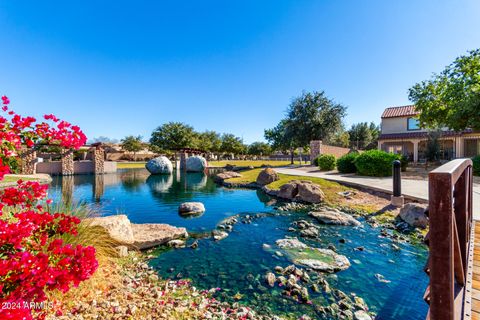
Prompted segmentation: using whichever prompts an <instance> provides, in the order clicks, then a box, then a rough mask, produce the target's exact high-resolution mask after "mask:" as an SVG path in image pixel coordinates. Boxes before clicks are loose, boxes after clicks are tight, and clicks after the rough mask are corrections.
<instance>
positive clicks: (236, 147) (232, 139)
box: [220, 133, 246, 154]
mask: <svg viewBox="0 0 480 320" xmlns="http://www.w3.org/2000/svg"><path fill="white" fill-rule="evenodd" d="M220 150H221V151H222V152H227V153H233V154H241V153H245V151H246V150H245V145H244V144H243V141H242V139H241V138H239V137H236V136H235V135H233V134H231V133H224V134H222V144H221V147H220Z"/></svg>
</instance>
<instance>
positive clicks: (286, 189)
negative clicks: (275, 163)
mask: <svg viewBox="0 0 480 320" xmlns="http://www.w3.org/2000/svg"><path fill="white" fill-rule="evenodd" d="M297 193H298V188H297V184H296V183H295V182H289V183H285V184H284V185H282V186H281V187H280V190H278V193H277V196H278V197H280V198H283V199H288V200H293V199H294V198H295V197H296V196H297Z"/></svg>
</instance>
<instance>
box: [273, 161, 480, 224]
mask: <svg viewBox="0 0 480 320" xmlns="http://www.w3.org/2000/svg"><path fill="white" fill-rule="evenodd" d="M275 170H276V171H277V172H278V173H282V174H288V175H294V176H308V177H317V178H323V179H325V180H330V181H336V182H341V183H344V184H348V185H351V186H354V187H361V188H366V189H371V190H376V191H381V192H385V193H388V194H391V193H392V189H393V183H392V177H365V176H357V175H355V174H353V173H349V174H341V173H338V172H336V171H326V172H325V171H320V170H318V168H316V167H298V168H276V169H275ZM402 194H403V195H404V196H406V197H408V198H411V199H414V200H418V201H422V202H425V201H428V180H408V179H402ZM473 218H474V219H475V220H480V184H477V183H474V184H473Z"/></svg>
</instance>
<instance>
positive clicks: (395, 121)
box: [378, 105, 480, 162]
mask: <svg viewBox="0 0 480 320" xmlns="http://www.w3.org/2000/svg"><path fill="white" fill-rule="evenodd" d="M418 114H419V112H418V111H416V110H415V106H414V105H409V106H401V107H390V108H387V109H385V111H383V114H382V122H381V134H380V137H379V139H378V149H380V150H384V151H387V152H392V153H397V154H403V155H405V156H407V157H408V158H409V160H410V161H413V162H419V161H424V160H425V150H426V144H427V140H428V131H427V130H425V129H421V128H420V127H419V123H418V120H417V119H416V116H417V115H418ZM439 140H440V152H441V156H440V158H441V160H451V159H455V158H464V157H473V156H475V155H478V154H480V132H474V131H472V130H465V131H462V132H456V131H452V130H449V129H448V128H444V129H442V130H441V137H440V139H439Z"/></svg>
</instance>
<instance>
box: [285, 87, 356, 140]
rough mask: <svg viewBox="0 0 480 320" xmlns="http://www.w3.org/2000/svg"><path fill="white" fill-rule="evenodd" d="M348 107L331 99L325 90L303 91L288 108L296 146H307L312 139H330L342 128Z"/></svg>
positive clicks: (288, 117)
mask: <svg viewBox="0 0 480 320" xmlns="http://www.w3.org/2000/svg"><path fill="white" fill-rule="evenodd" d="M346 110H347V108H346V107H345V106H343V105H341V104H339V103H335V102H334V101H333V100H331V99H329V98H328V97H327V96H326V95H325V92H324V91H321V92H316V91H314V92H307V93H305V92H304V93H302V95H301V96H299V97H297V98H294V99H293V101H292V102H291V103H290V106H289V108H288V110H287V119H288V122H289V126H290V130H292V131H293V134H294V136H295V142H296V143H297V146H296V147H305V146H308V145H309V144H310V141H311V140H328V139H329V138H330V137H331V136H333V135H334V134H335V132H337V131H339V130H341V128H342V121H343V118H344V117H345V115H346Z"/></svg>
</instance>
